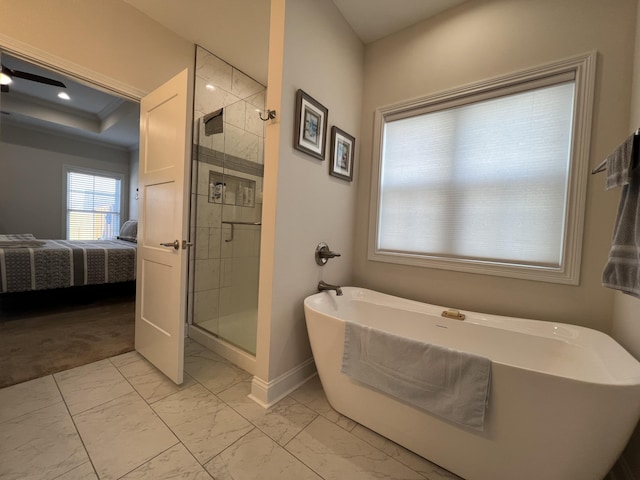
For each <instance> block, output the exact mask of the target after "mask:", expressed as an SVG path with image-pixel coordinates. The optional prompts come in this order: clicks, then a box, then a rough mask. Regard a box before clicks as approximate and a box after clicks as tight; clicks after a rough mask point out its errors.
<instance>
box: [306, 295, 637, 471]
mask: <svg viewBox="0 0 640 480" xmlns="http://www.w3.org/2000/svg"><path fill="white" fill-rule="evenodd" d="M342 291H343V292H344V295H343V296H336V294H335V292H321V293H318V294H315V295H311V296H310V297H307V298H306V299H305V301H304V309H305V316H306V322H307V328H308V331H309V338H310V341H311V347H312V350H313V357H314V359H315V362H316V366H317V369H318V374H319V376H320V381H321V382H322V386H323V388H324V390H325V393H326V395H327V398H328V400H329V403H330V404H331V405H332V406H333V408H335V409H336V410H337V411H338V412H340V413H342V414H343V415H346V416H347V417H350V418H352V419H353V420H355V421H357V422H359V423H361V424H362V425H365V426H367V427H369V428H371V429H372V430H374V431H376V432H378V433H380V434H381V435H384V436H385V437H387V438H389V439H391V440H393V441H395V442H397V443H399V444H400V445H402V446H404V447H406V448H408V449H409V450H412V451H413V452H415V453H417V454H419V455H421V456H423V457H425V458H427V459H429V460H431V461H432V462H434V463H437V464H439V465H441V466H442V467H444V468H446V469H448V470H450V471H452V472H454V473H456V474H458V475H460V476H462V477H463V478H465V479H467V480H515V479H518V480H528V479H530V480H540V479H544V480H602V478H603V477H604V476H605V475H606V474H607V472H608V471H609V469H610V468H611V467H612V466H613V464H614V463H615V461H616V459H617V457H618V456H619V455H620V453H621V452H622V450H623V449H624V447H625V445H626V443H627V441H628V440H629V437H630V435H631V433H632V432H633V429H634V427H635V426H636V423H637V422H638V418H639V417H640V363H638V362H637V361H636V360H635V359H634V358H633V357H632V356H631V355H629V353H627V351H626V350H624V349H623V348H622V347H621V346H620V345H618V344H617V343H616V342H615V341H614V340H613V339H611V338H610V337H608V336H607V335H605V334H603V333H600V332H597V331H595V330H591V329H587V328H584V327H578V326H574V325H567V324H560V323H551V322H543V321H536V320H523V319H518V318H511V317H501V316H495V315H484V314H479V313H473V312H464V313H465V314H466V319H465V320H464V321H460V320H453V319H449V318H443V317H441V313H442V311H443V310H444V308H443V307H438V306H434V305H428V304H424V303H419V302H414V301H411V300H405V299H402V298H398V297H393V296H389V295H385V294H381V293H378V292H374V291H371V290H365V289H361V288H354V287H344V288H343V289H342ZM346 321H351V322H359V323H362V324H366V325H368V326H370V327H373V328H377V329H380V330H385V331H388V332H390V333H393V334H395V335H402V336H408V337H410V338H414V339H416V340H421V341H424V342H426V343H431V344H438V345H443V346H447V347H449V348H452V349H455V350H460V351H464V352H469V353H474V354H476V355H481V356H484V357H488V358H490V359H491V361H492V372H491V390H490V394H489V404H488V410H487V413H486V417H485V426H484V431H482V432H479V431H477V430H473V429H470V428H466V427H462V426H459V425H457V424H454V423H451V422H448V421H446V420H443V419H441V418H439V417H437V416H434V415H432V414H430V413H428V412H426V411H423V410H420V409H417V408H415V407H411V406H409V405H408V404H406V403H403V402H402V401H400V400H398V399H396V398H393V397H391V396H389V395H386V394H384V393H381V392H379V391H377V390H375V389H372V388H370V387H368V386H366V385H364V384H362V383H359V382H357V381H355V380H352V379H351V378H350V377H348V376H347V375H345V374H343V373H341V371H340V370H341V364H342V353H343V341H344V325H345V322H346ZM398 354H399V355H401V354H402V353H401V352H398Z"/></svg>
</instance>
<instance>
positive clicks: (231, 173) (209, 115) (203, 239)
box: [190, 47, 266, 355]
mask: <svg viewBox="0 0 640 480" xmlns="http://www.w3.org/2000/svg"><path fill="white" fill-rule="evenodd" d="M265 91H266V89H265V87H264V86H263V85H260V84H259V83H257V82H255V81H254V80H253V79H251V78H249V77H247V76H246V75H244V74H243V73H242V72H239V71H238V70H236V69H235V68H233V67H231V66H230V65H228V64H226V63H225V62H223V61H222V60H220V59H218V58H217V57H215V56H214V55H212V54H210V53H209V52H207V51H206V50H204V49H202V48H200V47H198V49H197V55H196V89H195V108H194V159H193V162H194V170H193V171H194V172H197V174H196V175H195V176H194V181H193V184H192V185H193V190H192V192H193V195H192V200H193V202H194V205H195V210H194V214H193V215H192V233H193V234H194V236H195V249H194V258H193V263H192V274H191V286H192V288H191V289H190V293H191V294H192V302H191V305H192V308H191V311H192V323H193V325H195V326H197V327H198V328H200V329H202V330H205V331H206V332H208V333H209V334H212V335H214V336H216V337H218V338H220V339H222V340H224V341H226V342H228V343H231V344H233V345H235V346H237V347H239V348H241V349H243V350H245V351H247V352H249V353H251V354H254V355H255V348H256V332H257V308H258V278H259V264H260V229H261V218H262V178H263V171H264V166H263V142H264V123H263V122H262V121H261V120H260V118H259V112H260V111H263V110H264V102H265Z"/></svg>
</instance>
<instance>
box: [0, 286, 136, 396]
mask: <svg viewBox="0 0 640 480" xmlns="http://www.w3.org/2000/svg"><path fill="white" fill-rule="evenodd" d="M65 293H66V292H65ZM56 298H57V299H58V300H57V301H52V299H50V298H43V297H41V296H40V297H29V296H27V297H23V298H19V300H18V301H15V299H12V300H13V301H11V302H8V301H6V300H5V301H3V302H2V303H0V320H1V321H0V388H2V387H6V386H9V385H13V384H16V383H22V382H25V381H27V380H31V379H34V378H38V377H42V376H44V375H48V374H51V373H56V372H60V371H62V370H67V369H69V368H73V367H77V366H80V365H85V364H87V363H91V362H95V361H97V360H102V359H105V358H109V357H111V356H114V355H118V354H121V353H125V352H129V351H131V350H133V348H134V311H135V300H134V297H133V296H132V295H131V294H130V293H121V292H117V293H115V294H113V293H112V294H111V295H95V294H91V295H86V294H84V293H83V294H82V295H80V296H79V297H78V296H76V297H75V300H72V301H70V300H69V299H64V298H61V297H60V296H59V295H58V296H57V297H56Z"/></svg>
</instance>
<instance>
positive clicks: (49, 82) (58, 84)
mask: <svg viewBox="0 0 640 480" xmlns="http://www.w3.org/2000/svg"><path fill="white" fill-rule="evenodd" d="M2 70H3V71H4V72H5V73H8V74H9V76H11V77H15V78H22V79H24V80H30V81H32V82H38V83H44V84H46V85H53V86H54V87H61V88H67V86H66V85H65V84H64V83H62V82H60V81H58V80H54V79H53V78H48V77H43V76H40V75H36V74H35V73H29V72H21V71H20V70H12V69H10V68H7V67H5V66H4V65H3V66H2Z"/></svg>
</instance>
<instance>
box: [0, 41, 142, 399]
mask: <svg viewBox="0 0 640 480" xmlns="http://www.w3.org/2000/svg"><path fill="white" fill-rule="evenodd" d="M0 63H1V64H2V72H3V76H2V83H3V86H2V92H1V93H0V111H1V112H2V114H1V115H0V238H2V239H4V240H5V241H10V240H12V236H15V235H29V236H30V237H29V238H30V240H29V242H32V244H31V245H30V246H29V245H27V246H21V247H16V245H15V244H12V243H10V242H9V243H6V242H5V243H4V244H3V245H2V246H4V247H5V250H4V251H3V254H2V255H0V256H1V257H2V262H1V264H0V273H1V274H2V275H1V276H2V288H0V292H2V293H0V338H2V340H1V341H2V343H3V345H2V346H1V347H0V351H2V352H5V353H4V354H3V355H6V357H7V358H6V359H5V358H3V359H1V360H0V361H1V362H2V364H3V366H4V368H3V371H5V372H7V375H6V376H7V378H0V387H4V386H7V385H10V384H13V383H19V382H22V381H26V380H29V379H31V378H37V377H39V376H42V375H45V374H48V373H53V371H60V370H65V369H67V368H71V367H73V366H78V365H80V364H84V363H90V362H92V361H95V360H97V359H100V358H107V357H109V356H113V355H114V354H117V353H122V352H123V351H128V350H132V349H133V337H134V333H133V324H134V311H135V309H134V305H135V283H134V281H132V279H128V278H127V276H126V274H123V275H122V276H119V274H118V273H117V272H116V270H117V269H119V268H120V267H119V266H118V267H115V266H114V265H116V264H115V263H108V262H107V261H105V260H104V259H105V258H106V257H108V256H109V254H102V256H100V255H99V254H96V253H95V252H93V253H91V254H87V256H86V257H82V256H81V255H80V254H79V253H78V252H77V251H75V250H73V251H72V248H73V247H70V246H69V245H68V244H65V243H63V242H64V241H66V240H67V239H68V238H69V236H68V224H69V221H70V219H72V220H74V221H84V223H82V222H81V225H82V226H83V228H85V229H86V230H90V231H91V232H92V233H91V234H92V235H94V237H95V239H96V240H98V239H101V240H105V241H106V240H108V239H113V238H115V237H118V236H119V233H120V232H119V228H120V226H121V225H122V224H123V223H124V222H125V221H126V220H129V219H136V218H137V205H136V192H135V190H136V188H135V187H136V185H137V172H138V142H139V104H138V102H136V101H134V100H132V99H130V98H124V97H123V96H120V95H117V94H114V93H113V92H110V91H107V90H106V89H104V88H102V87H98V86H96V85H93V84H91V83H90V82H87V81H84V80H79V79H77V78H72V77H71V76H69V75H67V74H62V73H60V72H59V71H56V70H55V69H51V68H45V67H43V66H42V65H41V64H39V63H37V62H34V61H32V60H28V59H26V58H25V57H22V56H20V55H17V54H12V53H6V52H4V51H2V50H0ZM65 167H66V168H69V167H71V169H72V170H73V169H75V171H82V172H91V175H90V176H91V177H92V183H91V185H90V186H87V187H86V188H85V189H84V190H82V189H78V188H76V186H72V187H71V188H70V185H69V184H68V183H67V177H66V175H64V174H63V171H64V169H65ZM108 177H117V178H119V179H120V181H119V182H120V183H119V187H118V191H117V196H116V192H115V190H114V191H113V192H111V191H109V192H107V190H105V188H103V187H104V185H101V182H100V179H101V178H108ZM76 180H77V179H76ZM114 207H117V209H114ZM89 210H91V215H89ZM83 238H84V237H83ZM31 239H32V240H31ZM48 240H51V241H53V242H54V243H57V244H58V246H59V247H60V248H62V249H67V255H66V256H67V257H69V256H71V257H72V258H73V260H75V264H74V266H73V267H69V268H67V269H66V273H64V274H62V275H58V274H56V273H55V272H56V265H58V263H59V260H56V259H54V260H44V259H43V255H42V254H41V250H43V249H48V248H50V247H49V246H48V245H47V246H45V245H40V244H41V243H43V242H44V241H48ZM132 246H133V247H132ZM38 248H40V249H41V250H38ZM131 248H133V250H134V252H135V244H133V243H132V244H130V246H129V248H127V246H126V245H125V247H124V249H125V250H131ZM9 250H11V251H12V252H14V253H9V254H8V253H6V252H8V251H9ZM16 251H17V252H18V253H19V255H18V256H20V255H22V257H25V256H26V257H30V258H27V259H26V260H25V261H24V262H23V264H22V265H21V266H20V265H18V266H16V265H15V264H16V263H18V264H19V263H21V262H19V261H17V260H13V258H15V257H10V256H9V255H14V254H15V252H16ZM69 252H73V253H71V254H70V253H69ZM121 253H122V252H118V253H117V254H113V255H111V256H112V257H113V256H114V255H115V256H120V255H121ZM92 255H93V256H92ZM98 258H101V259H102V264H103V266H105V268H106V269H109V268H111V273H108V272H107V273H105V272H104V271H103V272H102V275H103V279H104V282H101V281H100V280H99V279H97V278H93V277H92V275H94V273H92V270H91V269H90V268H89V266H90V264H93V263H95V262H96V261H97V260H98ZM122 258H123V264H124V263H126V264H127V268H129V267H130V266H133V271H134V272H135V253H134V255H133V258H134V260H131V257H130V256H127V259H125V255H124V254H123V255H122ZM31 259H33V260H32V261H31ZM85 262H86V264H87V265H84V263H85ZM98 263H99V262H98ZM25 265H26V266H27V270H25V269H23V267H24V266H25ZM122 269H123V270H124V269H125V267H122ZM63 270H64V268H63ZM81 270H82V271H81ZM96 275H99V274H96ZM134 278H135V275H134ZM109 279H111V280H114V282H110V281H109ZM100 283H104V284H100ZM67 285H69V286H70V287H69V288H67ZM78 285H82V286H78ZM114 352H115V353H114ZM74 362H75V364H74ZM19 370H20V371H19Z"/></svg>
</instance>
